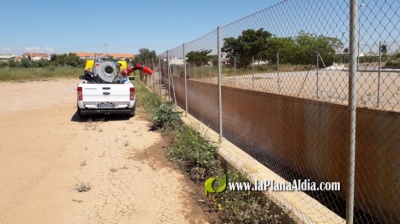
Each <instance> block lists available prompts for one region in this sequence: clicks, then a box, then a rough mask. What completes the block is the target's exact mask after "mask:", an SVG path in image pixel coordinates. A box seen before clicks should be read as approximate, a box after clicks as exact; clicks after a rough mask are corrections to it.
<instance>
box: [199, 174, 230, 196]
mask: <svg viewBox="0 0 400 224" xmlns="http://www.w3.org/2000/svg"><path fill="white" fill-rule="evenodd" d="M214 181H217V182H218V188H217V189H215V188H214V185H213V183H214ZM225 189H226V175H224V176H223V177H220V178H218V177H217V178H214V177H211V178H208V179H207V180H206V182H205V183H204V195H206V196H207V193H208V192H210V193H215V192H216V193H219V192H222V191H224V190H225Z"/></svg>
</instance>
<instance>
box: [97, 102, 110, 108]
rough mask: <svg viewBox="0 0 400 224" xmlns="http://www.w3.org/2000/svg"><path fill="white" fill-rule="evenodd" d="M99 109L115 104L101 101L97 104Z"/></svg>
mask: <svg viewBox="0 0 400 224" xmlns="http://www.w3.org/2000/svg"><path fill="white" fill-rule="evenodd" d="M97 108H98V109H107V108H114V104H112V103H99V104H97Z"/></svg>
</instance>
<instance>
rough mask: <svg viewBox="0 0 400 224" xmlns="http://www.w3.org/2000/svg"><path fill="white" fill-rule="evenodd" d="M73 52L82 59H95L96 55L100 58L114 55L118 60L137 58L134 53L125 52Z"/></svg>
mask: <svg viewBox="0 0 400 224" xmlns="http://www.w3.org/2000/svg"><path fill="white" fill-rule="evenodd" d="M72 53H73V54H76V56H78V57H80V58H81V59H84V60H86V59H94V58H96V57H99V58H107V57H112V58H114V59H117V60H130V61H131V60H133V59H135V55H134V54H123V53H108V54H104V53H96V52H93V53H91V52H72Z"/></svg>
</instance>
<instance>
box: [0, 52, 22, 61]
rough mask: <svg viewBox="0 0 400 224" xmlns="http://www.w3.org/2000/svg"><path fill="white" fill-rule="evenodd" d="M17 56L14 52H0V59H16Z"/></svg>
mask: <svg viewBox="0 0 400 224" xmlns="http://www.w3.org/2000/svg"><path fill="white" fill-rule="evenodd" d="M17 57H18V56H17V55H14V54H0V61H9V60H14V61H15V60H16V58H17Z"/></svg>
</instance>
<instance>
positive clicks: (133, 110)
mask: <svg viewBox="0 0 400 224" xmlns="http://www.w3.org/2000/svg"><path fill="white" fill-rule="evenodd" d="M135 112H136V104H135V106H133V108H132V110H131V112H130V113H129V117H134V116H135Z"/></svg>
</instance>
